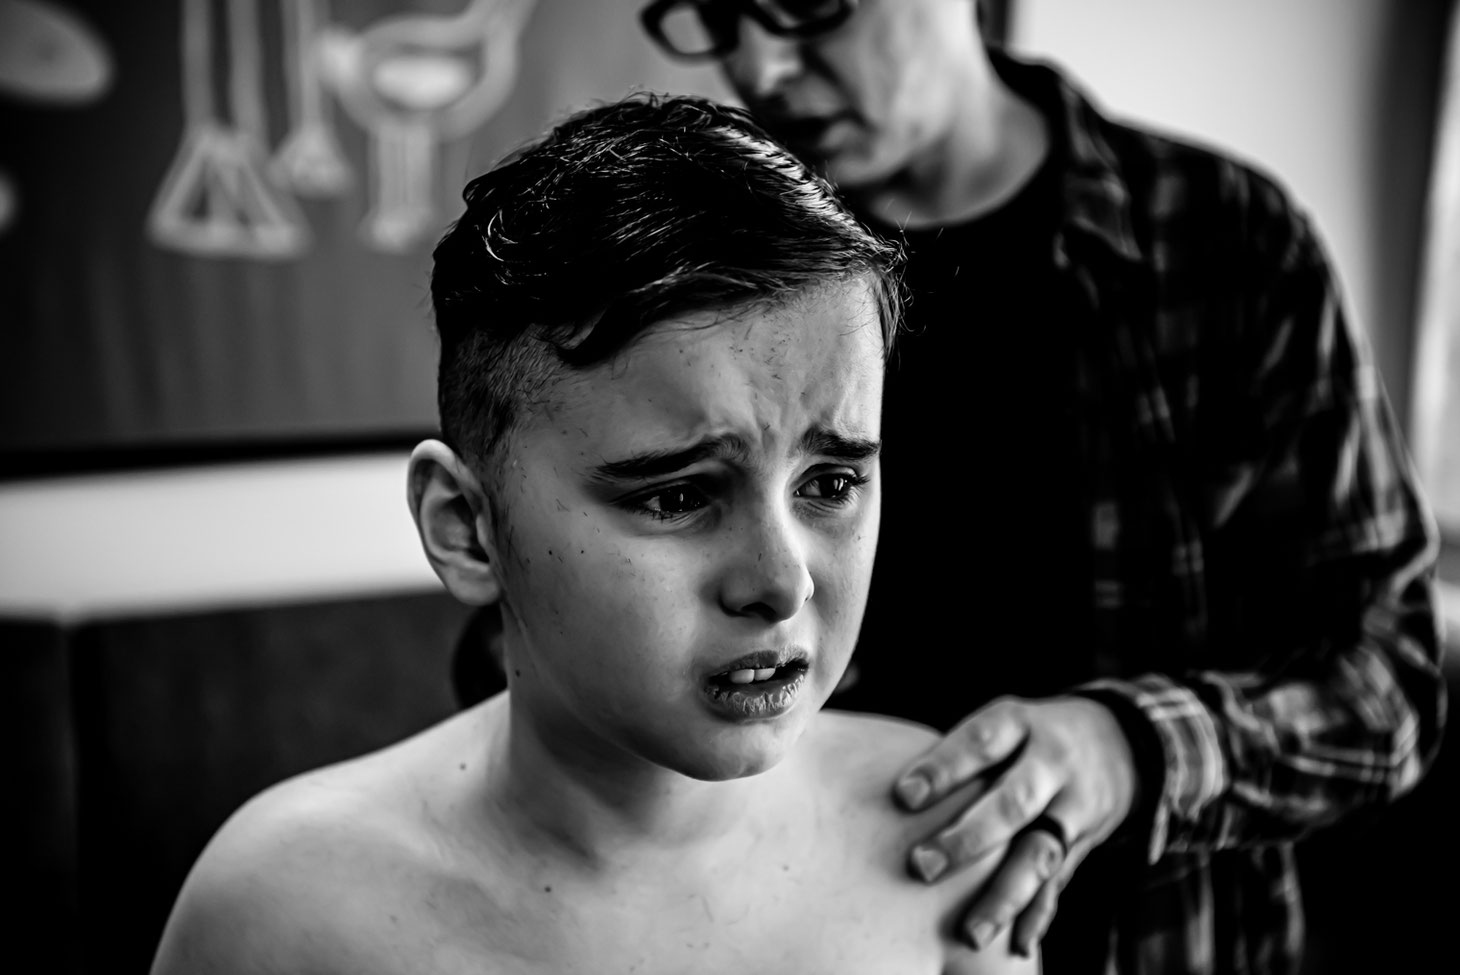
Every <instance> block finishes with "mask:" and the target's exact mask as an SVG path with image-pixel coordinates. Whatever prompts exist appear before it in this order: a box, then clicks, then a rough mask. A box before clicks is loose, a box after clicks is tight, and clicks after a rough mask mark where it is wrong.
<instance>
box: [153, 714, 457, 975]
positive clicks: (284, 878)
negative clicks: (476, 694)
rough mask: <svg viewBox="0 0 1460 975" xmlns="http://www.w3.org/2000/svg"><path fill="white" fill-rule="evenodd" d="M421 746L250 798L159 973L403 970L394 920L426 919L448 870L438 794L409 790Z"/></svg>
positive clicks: (172, 933) (200, 869)
mask: <svg viewBox="0 0 1460 975" xmlns="http://www.w3.org/2000/svg"><path fill="white" fill-rule="evenodd" d="M433 730H434V729H433ZM428 734H429V733H428ZM414 747H418V746H416V745H415V744H414V743H413V742H410V741H408V742H406V743H403V744H402V745H397V746H393V747H392V748H389V749H385V750H383V751H381V752H376V753H372V754H371V755H367V756H364V757H362V758H359V759H355V760H352V761H349V762H344V763H341V764H339V765H334V766H329V767H326V768H323V769H319V770H316V771H313V772H308V773H305V774H303V775H299V776H296V777H294V778H291V779H288V780H286V781H284V782H281V783H279V784H278V785H275V786H273V787H271V788H269V789H267V790H265V791H264V792H262V793H260V794H258V795H257V796H255V797H254V798H252V799H250V800H249V801H248V802H247V803H245V804H244V805H243V806H242V807H240V808H239V810H238V811H237V812H235V813H234V814H233V815H232V816H231V817H230V818H229V819H228V821H227V822H226V823H224V825H223V826H222V827H221V828H220V829H219V831H218V832H217V834H216V835H215V836H214V837H213V839H212V840H211V841H210V842H209V844H208V846H207V848H206V849H205V850H204V852H203V854H202V855H201V856H200V857H199V859H198V861H197V863H196V864H195V865H194V867H193V869H192V871H191V873H190V874H189V875H188V879H187V881H186V883H185V884H184V886H183V889H182V892H181V893H180V894H179V896H178V900H177V903H176V905H175V906H174V908H173V912H172V916H171V917H170V918H169V920H168V924H167V928H166V930H165V932H164V934H163V938H162V942H161V945H160V947H159V950H158V954H157V958H156V961H155V963H154V965H153V969H152V972H153V975H172V973H182V972H196V971H209V972H218V973H233V972H238V973H243V972H248V973H257V972H274V971H280V972H284V971H315V972H342V973H343V972H351V973H372V972H388V971H396V970H399V969H398V968H397V967H396V966H395V965H394V964H393V959H394V960H398V959H399V955H398V954H397V952H398V951H399V950H400V948H401V947H402V945H401V943H400V940H398V939H396V938H394V937H393V936H392V933H391V932H392V928H419V927H420V918H418V917H416V916H415V914H418V913H419V911H420V907H419V905H420V904H421V902H422V897H421V894H422V893H423V892H425V891H429V890H430V889H431V888H432V887H433V886H435V885H437V884H439V883H440V882H441V881H442V877H443V875H444V871H442V870H440V869H439V861H440V857H441V845H440V842H439V837H437V836H434V835H433V833H432V830H431V829H430V827H429V820H430V818H431V817H430V814H429V812H428V810H427V808H426V807H428V806H429V805H430V799H429V797H425V796H419V795H415V796H413V795H410V790H411V787H412V780H411V778H410V776H409V775H408V774H407V769H408V767H409V763H410V760H411V757H412V756H411V754H410V749H412V748H414ZM401 749H405V750H406V752H405V754H404V755H403V754H402V752H401Z"/></svg>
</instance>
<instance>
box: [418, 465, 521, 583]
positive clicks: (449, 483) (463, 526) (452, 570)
mask: <svg viewBox="0 0 1460 975" xmlns="http://www.w3.org/2000/svg"><path fill="white" fill-rule="evenodd" d="M406 489H407V492H408V494H409V501H410V505H411V515H412V516H413V517H414V518H415V519H416V531H417V532H419V533H420V536H421V547H422V548H423V549H425V550H426V558H427V559H428V560H429V561H430V563H431V568H433V569H435V570H436V575H437V576H439V577H440V579H441V581H442V582H443V583H445V584H446V588H447V589H448V590H449V591H450V592H451V594H452V595H453V596H455V597H456V598H457V599H459V600H461V601H462V602H463V603H466V604H467V605H469V606H484V605H487V604H488V603H494V602H496V601H497V599H498V597H499V596H500V595H501V591H502V586H501V579H500V578H499V577H498V574H497V571H496V565H495V564H494V560H495V553H493V552H492V551H491V549H490V548H489V546H490V544H491V540H490V538H488V537H487V535H488V534H489V531H490V527H491V513H490V511H489V509H488V506H487V498H486V492H485V491H484V490H483V488H482V485H481V482H480V481H479V480H478V479H477V476H476V475H475V474H474V473H472V470H471V468H470V467H469V466H467V464H466V462H465V461H463V460H462V459H461V458H460V457H458V456H457V455H456V452H455V451H453V450H452V449H451V448H450V447H448V446H446V445H445V444H444V443H442V442H441V441H439V440H426V441H423V442H421V443H420V444H417V445H416V449H415V450H414V451H412V452H411V462H410V467H409V469H408V473H407V474H406Z"/></svg>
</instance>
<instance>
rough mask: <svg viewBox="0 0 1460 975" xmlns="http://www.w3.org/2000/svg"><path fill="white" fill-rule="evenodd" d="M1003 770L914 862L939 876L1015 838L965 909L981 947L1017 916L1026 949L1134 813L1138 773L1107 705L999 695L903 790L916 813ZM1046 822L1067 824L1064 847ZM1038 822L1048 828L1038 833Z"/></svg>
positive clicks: (916, 869)
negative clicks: (1087, 862) (1076, 878)
mask: <svg viewBox="0 0 1460 975" xmlns="http://www.w3.org/2000/svg"><path fill="white" fill-rule="evenodd" d="M1001 765H1006V766H1007V767H1005V768H1003V769H1002V770H1001V771H1000V772H999V773H998V775H997V778H996V779H995V780H994V781H993V782H992V783H991V784H990V787H989V788H988V789H987V790H985V791H982V792H980V793H979V794H978V795H977V798H975V799H974V801H973V802H972V803H971V804H970V805H968V806H967V807H966V808H964V809H963V810H961V811H960V812H959V814H958V815H957V816H956V818H954V819H953V820H952V821H951V822H949V823H948V824H947V825H946V826H945V827H944V828H943V829H942V830H941V831H939V832H938V833H936V834H935V835H933V836H930V837H928V838H926V839H925V840H923V841H922V842H921V843H919V844H918V845H917V846H915V847H913V849H912V851H911V853H910V855H909V868H910V869H911V870H912V872H913V873H914V874H915V875H916V876H919V877H921V878H922V879H924V880H926V881H928V882H929V883H931V882H933V881H936V880H938V879H939V878H940V877H945V876H948V875H950V874H952V873H953V872H955V871H957V870H958V869H959V868H960V867H963V866H966V865H967V864H970V863H972V862H973V861H975V860H978V859H979V858H980V857H982V856H985V855H987V854H988V853H990V851H993V850H995V849H997V848H999V847H1000V846H1004V845H1005V844H1008V850H1007V852H1006V853H1005V855H1004V860H1003V862H1002V864H1001V865H1000V866H999V868H998V869H997V870H996V871H995V872H994V873H993V875H992V876H991V877H990V879H989V880H988V882H987V883H986V884H985V886H984V887H983V889H982V890H981V891H980V892H979V894H978V895H977V896H976V897H975V899H974V901H973V903H972V904H971V906H970V907H969V909H968V912H967V913H966V914H965V915H964V920H963V934H964V936H965V937H966V938H967V939H968V940H969V942H970V943H971V944H972V945H973V947H975V948H982V947H983V946H984V945H987V944H989V943H990V942H991V941H992V940H993V939H994V937H995V936H996V935H997V934H998V933H999V932H1000V931H1001V930H1003V928H1004V927H1005V926H1006V925H1008V924H1010V923H1013V924H1014V931H1013V936H1012V939H1011V944H1012V946H1013V949H1014V950H1015V951H1016V952H1019V953H1021V954H1026V955H1027V954H1029V953H1030V952H1031V951H1032V950H1033V949H1034V946H1035V945H1037V944H1038V943H1039V941H1040V939H1041V938H1042V937H1044V932H1045V930H1046V929H1047V928H1048V927H1049V922H1050V921H1051V920H1052V919H1053V918H1054V912H1055V907H1056V904H1057V902H1058V900H1059V895H1060V891H1062V890H1063V889H1064V886H1065V884H1066V883H1068V882H1069V879H1070V877H1071V876H1073V874H1074V872H1075V868H1076V867H1078V866H1079V865H1080V862H1081V861H1082V860H1084V858H1085V857H1086V855H1088V854H1089V852H1090V850H1092V849H1094V848H1095V847H1096V846H1097V845H1099V844H1100V843H1102V842H1104V841H1105V839H1107V838H1108V837H1109V836H1110V834H1111V833H1113V832H1115V830H1116V828H1117V827H1118V826H1120V824H1121V823H1122V822H1123V821H1124V820H1125V817H1126V816H1127V815H1128V814H1129V812H1130V810H1131V807H1132V804H1133V803H1134V800H1135V792H1136V787H1137V782H1136V769H1135V765H1134V761H1133V759H1132V755H1131V747H1130V743H1129V742H1128V741H1127V740H1126V737H1125V733H1124V732H1123V731H1122V730H1121V727H1120V724H1119V723H1118V722H1117V720H1116V718H1115V716H1114V715H1113V714H1112V713H1111V712H1110V710H1109V709H1108V708H1106V707H1105V705H1103V704H1100V703H1098V702H1096V701H1094V700H1090V699H1087V698H1083V697H1059V698H1052V699H1048V700H1037V701H1036V700H1023V699H1018V698H1001V699H999V700H997V701H994V702H993V703H991V704H989V705H988V706H987V707H984V708H982V709H981V710H979V711H977V712H975V713H974V714H973V715H971V716H970V717H968V718H967V719H965V720H964V721H963V723H962V724H960V725H958V727H956V728H954V729H953V730H952V731H951V732H949V734H948V736H947V737H946V738H944V739H943V740H942V741H941V742H939V743H938V744H937V745H935V746H933V748H931V749H930V750H929V751H928V752H926V753H925V754H923V756H922V757H920V758H918V759H917V760H916V761H914V762H913V763H912V764H910V765H909V766H908V767H907V768H906V769H905V770H904V771H903V774H902V776H901V777H900V778H899V779H898V780H897V783H896V785H895V790H894V791H895V793H896V795H897V797H898V799H899V801H901V802H902V804H903V805H904V806H906V807H907V808H908V809H910V810H919V809H926V808H928V807H929V806H932V805H934V804H935V803H937V802H938V801H939V800H941V799H942V798H943V797H945V796H947V795H948V794H949V793H951V792H953V791H954V790H956V789H957V788H959V787H960V786H962V785H965V784H967V783H969V782H971V781H973V780H974V779H975V778H977V777H978V776H980V775H984V774H986V773H988V772H989V771H990V770H991V769H996V768H998V767H999V766H1001ZM1043 817H1049V819H1052V820H1053V821H1054V824H1056V825H1055V829H1059V830H1062V831H1063V833H1064V837H1063V842H1062V840H1061V839H1060V838H1056V836H1055V835H1054V833H1053V832H1051V831H1050V829H1049V828H1048V820H1045V819H1044V818H1043ZM1036 820H1040V823H1041V824H1045V825H1044V826H1042V827H1039V828H1033V829H1031V828H1029V827H1030V826H1031V824H1034V823H1035V821H1036ZM1066 844H1068V848H1067V849H1066Z"/></svg>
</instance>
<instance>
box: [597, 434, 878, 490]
mask: <svg viewBox="0 0 1460 975" xmlns="http://www.w3.org/2000/svg"><path fill="white" fill-rule="evenodd" d="M881 450H882V442H881V441H880V440H867V439H865V438H862V437H847V436H843V435H842V434H839V433H833V432H832V431H830V430H827V429H825V428H824V427H814V428H812V429H810V430H807V431H806V433H805V434H804V435H803V436H802V437H801V451H802V452H803V453H806V454H814V455H817V456H822V457H835V458H836V459H838V460H847V461H858V460H870V459H872V458H873V457H876V456H877V455H878V453H880V452H881ZM747 453H749V451H748V450H747V449H746V446H745V441H744V440H743V439H742V438H741V437H740V436H739V435H737V434H733V433H726V434H721V435H720V436H717V437H706V438H705V439H704V440H700V441H698V442H696V443H693V444H690V445H689V446H688V447H684V448H681V449H679V450H646V451H644V452H643V453H641V454H634V455H633V456H632V457H625V458H624V459H623V460H609V461H604V462H603V463H602V464H599V465H598V466H597V467H595V468H593V470H592V472H591V474H590V476H591V477H592V478H593V479H594V480H596V481H646V480H650V479H652V478H656V477H666V476H668V475H670V474H675V473H678V472H679V471H682V470H684V469H685V468H686V467H689V466H691V465H693V464H698V463H699V462H700V461H702V460H709V459H711V458H728V457H744V456H745V455H746V454H747Z"/></svg>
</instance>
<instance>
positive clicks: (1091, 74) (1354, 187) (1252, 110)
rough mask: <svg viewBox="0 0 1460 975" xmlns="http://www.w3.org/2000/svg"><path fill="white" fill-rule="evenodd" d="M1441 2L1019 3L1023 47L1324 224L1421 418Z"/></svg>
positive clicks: (1401, 406)
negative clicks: (1421, 308)
mask: <svg viewBox="0 0 1460 975" xmlns="http://www.w3.org/2000/svg"><path fill="white" fill-rule="evenodd" d="M1446 7H1447V4H1446V3H1445V2H1441V0H1401V2H1394V0H1222V2H1220V3H1214V2H1210V0H1014V11H1015V12H1014V21H1013V31H1012V38H1011V43H1010V48H1011V50H1013V51H1015V52H1018V53H1023V54H1027V55H1031V56H1039V57H1048V58H1050V59H1052V60H1055V61H1057V62H1059V63H1060V64H1062V65H1064V66H1066V67H1067V68H1069V69H1070V70H1071V71H1072V72H1073V74H1074V75H1075V77H1076V78H1077V79H1078V80H1079V81H1080V82H1082V83H1083V84H1084V86H1085V87H1086V90H1087V91H1088V92H1090V93H1093V94H1094V95H1095V97H1096V100H1097V102H1098V103H1099V104H1100V105H1102V106H1103V107H1104V108H1105V109H1106V110H1107V111H1108V112H1110V113H1112V114H1115V115H1118V116H1122V117H1126V118H1130V119H1134V120H1139V121H1144V122H1147V123H1151V124H1154V125H1157V126H1159V127H1161V128H1163V129H1166V130H1168V131H1170V132H1173V133H1177V134H1180V135H1184V136H1187V137H1190V138H1194V139H1197V140H1199V141H1203V142H1206V143H1208V144H1214V145H1218V146H1221V147H1225V148H1227V149H1230V150H1233V151H1235V152H1236V153H1237V154H1238V155H1240V156H1242V157H1245V158H1246V159H1248V160H1250V161H1255V162H1257V163H1258V164H1260V165H1261V166H1262V167H1264V168H1265V169H1267V170H1268V171H1269V172H1271V173H1273V174H1275V175H1276V176H1277V177H1278V178H1279V179H1280V180H1281V181H1282V182H1283V183H1284V184H1285V185H1286V186H1287V187H1288V189H1289V190H1290V191H1291V193H1292V194H1293V195H1294V197H1295V198H1296V199H1297V200H1298V201H1299V203H1300V204H1302V205H1303V206H1304V207H1305V208H1306V209H1307V210H1308V211H1309V212H1310V214H1311V215H1312V217H1313V218H1314V220H1315V221H1316V223H1317V225H1318V228H1319V230H1320V232H1321V233H1322V235H1323V237H1324V239H1325V240H1326V242H1327V243H1328V245H1329V249H1330V251H1331V253H1332V254H1333V256H1334V259H1335V261H1336V263H1337V265H1338V267H1339V270H1340V273H1341V275H1342V279H1343V282H1344V289H1345V294H1346V296H1347V298H1348V306H1349V310H1350V313H1351V314H1353V315H1354V316H1356V318H1357V320H1358V321H1359V322H1361V323H1362V324H1363V325H1364V326H1365V328H1366V329H1367V331H1368V333H1369V335H1370V337H1371V340H1372V344H1373V346H1374V351H1375V358H1376V360H1377V361H1378V364H1379V368H1380V372H1381V373H1382V375H1383V376H1384V380H1385V383H1386V385H1387V386H1388V388H1389V392H1390V395H1391V398H1392V399H1393V401H1394V404H1395V407H1396V409H1397V410H1398V412H1399V413H1400V415H1401V416H1402V417H1404V416H1407V414H1408V391H1409V374H1410V356H1411V348H1412V334H1413V318H1414V283H1415V277H1416V274H1417V268H1418V260H1419V258H1418V254H1419V247H1420V241H1421V231H1420V226H1421V223H1420V221H1421V208H1422V202H1423V197H1424V189H1425V178H1426V173H1427V170H1428V158H1429V151H1430V143H1431V139H1430V130H1431V127H1432V120H1433V116H1434V105H1435V88H1436V85H1437V80H1436V79H1437V66H1438V63H1439V50H1440V44H1441V42H1442V39H1443V33H1444V31H1443V29H1442V25H1443V21H1444V15H1445V12H1446Z"/></svg>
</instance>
